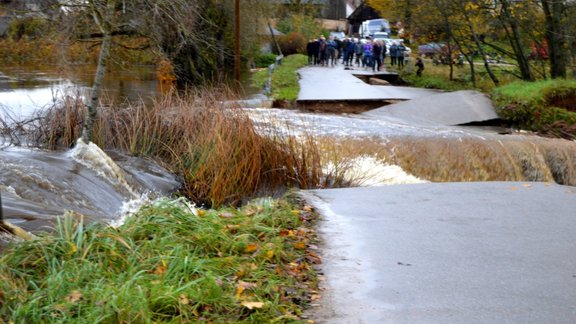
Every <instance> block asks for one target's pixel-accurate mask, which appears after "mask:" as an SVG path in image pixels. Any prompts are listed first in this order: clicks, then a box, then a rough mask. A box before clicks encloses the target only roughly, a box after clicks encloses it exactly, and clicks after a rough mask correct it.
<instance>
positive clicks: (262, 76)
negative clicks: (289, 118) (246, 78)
mask: <svg viewBox="0 0 576 324" xmlns="http://www.w3.org/2000/svg"><path fill="white" fill-rule="evenodd" d="M307 64H308V58H307V57H306V56H305V55H302V54H295V55H289V56H286V57H285V58H284V59H283V60H282V64H280V65H278V66H276V68H275V69H274V72H273V73H272V86H271V92H272V93H271V95H272V97H273V98H274V99H276V100H285V101H294V100H296V99H297V98H298V92H299V91H300V86H299V84H298V73H297V72H298V69H300V68H301V67H304V66H306V65H307ZM267 78H268V70H267V69H266V70H260V71H257V72H256V73H254V74H253V77H252V81H253V84H254V85H255V86H256V87H258V88H263V87H264V84H265V83H266V80H267Z"/></svg>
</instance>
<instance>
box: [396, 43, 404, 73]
mask: <svg viewBox="0 0 576 324" xmlns="http://www.w3.org/2000/svg"><path fill="white" fill-rule="evenodd" d="M405 52H406V46H404V43H402V42H400V45H398V48H397V49H396V61H397V63H398V66H399V67H401V68H403V67H404V53H405Z"/></svg>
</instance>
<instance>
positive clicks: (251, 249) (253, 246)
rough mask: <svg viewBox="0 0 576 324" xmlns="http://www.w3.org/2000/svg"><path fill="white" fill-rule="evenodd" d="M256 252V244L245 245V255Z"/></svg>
mask: <svg viewBox="0 0 576 324" xmlns="http://www.w3.org/2000/svg"><path fill="white" fill-rule="evenodd" d="M256 250H258V244H256V243H250V244H248V245H246V247H245V248H244V252H246V253H252V252H254V251H256Z"/></svg>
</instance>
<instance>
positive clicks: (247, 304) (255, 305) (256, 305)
mask: <svg viewBox="0 0 576 324" xmlns="http://www.w3.org/2000/svg"><path fill="white" fill-rule="evenodd" d="M240 305H242V306H244V307H246V308H248V309H254V308H262V307H264V303H263V302H249V301H243V302H242V303H241V304H240Z"/></svg>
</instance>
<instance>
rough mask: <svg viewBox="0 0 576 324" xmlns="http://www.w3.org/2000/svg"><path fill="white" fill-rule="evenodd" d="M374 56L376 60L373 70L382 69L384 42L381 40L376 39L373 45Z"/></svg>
mask: <svg viewBox="0 0 576 324" xmlns="http://www.w3.org/2000/svg"><path fill="white" fill-rule="evenodd" d="M372 57H373V60H374V64H373V65H372V71H373V72H376V71H380V66H381V65H382V42H381V41H379V40H376V41H374V45H373V46H372Z"/></svg>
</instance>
